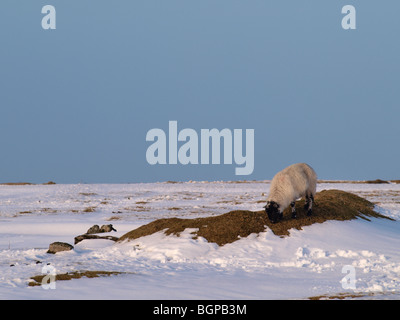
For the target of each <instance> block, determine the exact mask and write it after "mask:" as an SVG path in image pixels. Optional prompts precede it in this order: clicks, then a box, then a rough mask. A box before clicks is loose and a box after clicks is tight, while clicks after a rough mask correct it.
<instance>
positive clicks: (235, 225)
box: [118, 190, 392, 246]
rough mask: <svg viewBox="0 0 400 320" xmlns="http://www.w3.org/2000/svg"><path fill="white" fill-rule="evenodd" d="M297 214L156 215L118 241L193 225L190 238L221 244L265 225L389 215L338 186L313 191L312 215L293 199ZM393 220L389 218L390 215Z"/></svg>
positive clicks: (281, 227)
mask: <svg viewBox="0 0 400 320" xmlns="http://www.w3.org/2000/svg"><path fill="white" fill-rule="evenodd" d="M296 210H297V218H296V219H292V218H291V213H290V208H288V209H286V210H285V212H284V218H283V220H282V221H280V222H278V223H275V224H273V223H271V222H270V221H269V219H268V217H267V215H266V214H265V212H264V210H262V211H248V210H236V211H231V212H228V213H225V214H222V215H219V216H213V217H205V218H197V219H179V218H169V219H158V220H155V221H153V222H151V223H149V224H146V225H143V226H141V227H139V228H137V229H135V230H132V231H130V232H128V233H126V234H124V235H123V236H122V237H120V238H119V240H118V241H120V242H121V241H125V240H132V239H137V238H140V237H143V236H147V235H150V234H153V233H155V232H159V231H162V230H165V231H164V232H165V234H167V235H169V234H175V235H177V236H179V234H180V233H181V232H182V231H184V230H185V229H186V228H195V229H197V231H194V232H193V238H196V237H204V238H205V239H206V240H207V241H209V242H214V243H217V244H218V245H220V246H222V245H224V244H227V243H231V242H234V241H236V240H239V239H240V238H242V237H247V236H248V235H250V234H252V233H256V234H257V233H260V232H263V231H265V230H266V229H267V227H268V228H269V229H270V230H271V231H272V232H273V233H274V234H275V235H279V236H288V235H289V230H290V229H292V228H295V229H298V230H301V229H302V227H304V226H309V225H312V224H313V223H323V222H325V221H327V220H352V219H357V218H362V219H366V220H369V218H370V217H375V218H384V219H390V218H388V217H386V216H384V215H381V214H379V213H377V212H375V211H374V204H373V203H371V202H369V201H368V200H366V199H364V198H361V197H359V196H357V195H355V194H352V193H349V192H345V191H341V190H323V191H321V192H319V193H317V194H316V196H315V204H314V207H313V215H312V216H311V217H308V216H307V214H306V211H305V210H304V200H300V201H297V202H296ZM390 220H392V219H390Z"/></svg>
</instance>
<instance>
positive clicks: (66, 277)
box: [28, 271, 126, 287]
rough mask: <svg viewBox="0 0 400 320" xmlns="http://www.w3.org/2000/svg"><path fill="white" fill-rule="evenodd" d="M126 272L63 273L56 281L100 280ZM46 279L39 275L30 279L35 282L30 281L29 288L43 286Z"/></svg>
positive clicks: (58, 275)
mask: <svg viewBox="0 0 400 320" xmlns="http://www.w3.org/2000/svg"><path fill="white" fill-rule="evenodd" d="M124 273H126V272H119V271H75V272H67V273H61V274H57V275H56V276H55V277H56V279H55V280H56V281H64V280H71V279H80V278H82V277H86V278H98V277H106V276H112V275H118V274H124ZM44 277H46V275H37V276H33V277H31V278H30V279H32V280H33V281H30V282H29V283H28V285H29V286H31V287H33V286H40V285H42V280H43V278H44Z"/></svg>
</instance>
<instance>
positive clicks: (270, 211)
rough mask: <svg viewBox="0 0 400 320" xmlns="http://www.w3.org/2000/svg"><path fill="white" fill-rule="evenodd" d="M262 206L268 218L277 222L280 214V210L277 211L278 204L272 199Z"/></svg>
mask: <svg viewBox="0 0 400 320" xmlns="http://www.w3.org/2000/svg"><path fill="white" fill-rule="evenodd" d="M264 208H265V212H266V213H267V215H268V218H269V220H270V221H271V222H272V223H276V222H278V220H279V218H280V216H281V215H280V211H279V204H277V203H276V202H274V201H268V202H267V205H266V206H265V207H264Z"/></svg>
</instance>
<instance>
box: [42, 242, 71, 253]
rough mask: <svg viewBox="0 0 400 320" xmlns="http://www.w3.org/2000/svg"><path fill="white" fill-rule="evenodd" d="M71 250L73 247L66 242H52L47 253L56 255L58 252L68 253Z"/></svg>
mask: <svg viewBox="0 0 400 320" xmlns="http://www.w3.org/2000/svg"><path fill="white" fill-rule="evenodd" d="M73 248H74V246H72V245H70V244H69V243H66V242H53V243H50V245H49V250H47V253H57V252H60V251H69V250H72V249H73Z"/></svg>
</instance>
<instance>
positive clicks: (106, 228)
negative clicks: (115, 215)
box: [100, 224, 117, 232]
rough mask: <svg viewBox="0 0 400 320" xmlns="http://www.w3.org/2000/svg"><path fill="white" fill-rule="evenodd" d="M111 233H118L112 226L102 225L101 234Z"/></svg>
mask: <svg viewBox="0 0 400 320" xmlns="http://www.w3.org/2000/svg"><path fill="white" fill-rule="evenodd" d="M111 231H117V230H115V229H114V228H113V225H112V224H107V225H102V226H101V228H100V232H111Z"/></svg>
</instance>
